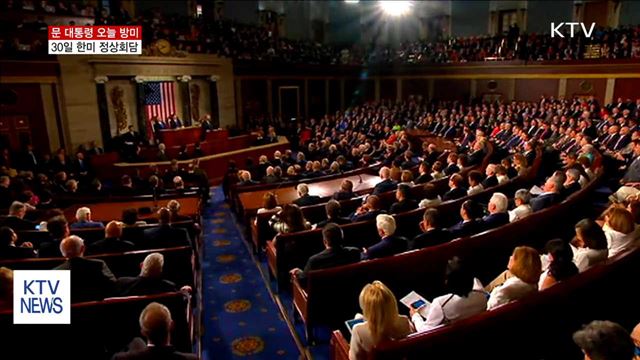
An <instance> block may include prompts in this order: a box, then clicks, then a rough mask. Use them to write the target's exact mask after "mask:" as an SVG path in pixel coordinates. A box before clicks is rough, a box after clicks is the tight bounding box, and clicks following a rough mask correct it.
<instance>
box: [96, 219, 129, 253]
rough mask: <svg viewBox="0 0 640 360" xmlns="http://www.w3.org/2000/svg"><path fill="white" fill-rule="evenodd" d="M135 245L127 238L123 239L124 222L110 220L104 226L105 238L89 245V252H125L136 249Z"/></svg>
mask: <svg viewBox="0 0 640 360" xmlns="http://www.w3.org/2000/svg"><path fill="white" fill-rule="evenodd" d="M134 248H135V245H134V244H133V243H132V242H130V241H126V240H122V223H121V222H119V221H115V220H114V221H110V222H109V223H108V224H107V226H105V228H104V239H102V240H98V241H96V242H94V243H93V244H91V245H89V248H88V249H87V253H88V254H110V253H123V252H127V251H131V250H134Z"/></svg>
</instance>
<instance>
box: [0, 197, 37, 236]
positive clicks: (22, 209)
mask: <svg viewBox="0 0 640 360" xmlns="http://www.w3.org/2000/svg"><path fill="white" fill-rule="evenodd" d="M26 214H27V206H26V205H25V204H23V203H21V202H19V201H14V202H13V203H11V206H10V207H9V216H7V217H6V218H5V219H4V220H3V221H2V223H0V226H8V227H10V228H12V229H13V231H21V230H35V229H36V224H34V223H32V222H31V221H27V220H25V219H24V216H25V215H26Z"/></svg>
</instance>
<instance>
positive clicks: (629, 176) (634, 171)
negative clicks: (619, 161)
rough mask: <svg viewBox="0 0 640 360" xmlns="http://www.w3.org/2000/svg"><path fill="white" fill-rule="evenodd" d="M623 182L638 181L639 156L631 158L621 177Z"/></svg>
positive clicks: (639, 177)
mask: <svg viewBox="0 0 640 360" xmlns="http://www.w3.org/2000/svg"><path fill="white" fill-rule="evenodd" d="M622 181H624V182H638V181H640V157H636V158H635V159H633V160H631V164H629V168H628V170H627V172H626V173H625V174H624V176H623V177H622Z"/></svg>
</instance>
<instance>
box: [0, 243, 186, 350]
mask: <svg viewBox="0 0 640 360" xmlns="http://www.w3.org/2000/svg"><path fill="white" fill-rule="evenodd" d="M69 241H73V240H69ZM73 261H74V262H76V264H75V265H76V267H78V266H77V264H78V263H80V262H79V261H81V260H73ZM86 261H91V260H86ZM87 264H89V263H87ZM162 266H163V258H162V255H161V254H158V253H154V254H151V255H149V256H148V257H147V258H145V260H144V262H143V263H142V271H141V273H140V275H139V276H137V277H128V278H125V277H122V278H119V279H118V280H117V287H118V288H120V289H121V290H120V292H119V293H120V294H122V295H123V296H131V295H149V294H163V293H167V292H173V291H175V289H176V286H175V285H174V284H172V283H171V282H169V281H167V280H163V279H162V277H161V275H162ZM99 267H100V264H99V263H95V266H94V267H88V266H86V267H85V268H87V269H89V268H94V269H98V268H99ZM93 273H95V271H94V272H93ZM187 290H188V289H186V288H185V289H184V291H185V292H186V291H187ZM116 293H118V292H116ZM12 306H13V271H12V270H10V269H7V268H5V267H0V312H1V311H4V310H6V309H11V308H12ZM176 315H177V316H180V314H176ZM139 326H140V335H142V337H144V339H143V338H142V337H135V338H133V339H132V340H131V342H130V343H129V344H128V345H127V346H126V349H123V351H120V352H117V353H115V354H113V357H112V359H114V360H129V359H167V358H171V359H181V360H191V359H193V360H195V359H197V358H198V357H197V356H196V355H195V354H190V353H184V352H179V351H177V350H176V348H175V347H174V346H173V344H172V336H171V334H172V332H173V330H174V329H173V328H174V320H173V318H172V314H171V311H170V310H169V308H168V307H167V306H165V305H163V304H161V303H158V302H151V303H149V304H148V305H147V306H145V307H144V309H143V310H142V312H141V313H140V316H139ZM15 345H16V344H12V345H11V346H9V347H8V348H7V349H6V350H9V349H12V348H13V349H17V348H19V346H15ZM22 351H23V352H24V351H25V350H24V349H22ZM35 351H36V352H37V351H38V350H35ZM49 351H51V350H50V349H49ZM103 351H104V350H103ZM55 353H57V350H54V351H53V352H50V353H49V354H48V355H52V354H55Z"/></svg>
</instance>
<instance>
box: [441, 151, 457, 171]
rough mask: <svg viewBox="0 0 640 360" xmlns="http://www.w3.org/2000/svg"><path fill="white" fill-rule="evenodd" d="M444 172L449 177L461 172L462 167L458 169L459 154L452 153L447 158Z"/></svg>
mask: <svg viewBox="0 0 640 360" xmlns="http://www.w3.org/2000/svg"><path fill="white" fill-rule="evenodd" d="M443 172H444V174H445V175H447V176H451V175H453V174H455V173H457V172H460V167H458V154H456V153H454V152H452V153H450V154H449V155H448V156H447V165H446V166H445V168H444V170H443Z"/></svg>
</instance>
